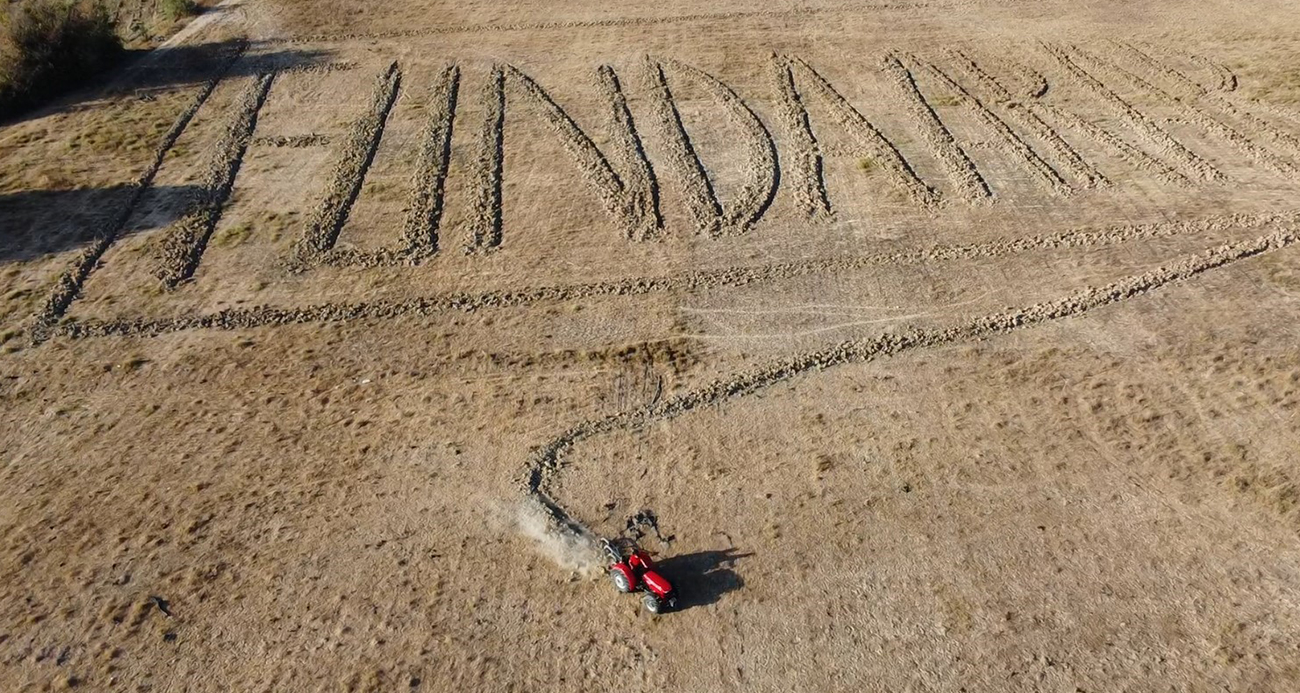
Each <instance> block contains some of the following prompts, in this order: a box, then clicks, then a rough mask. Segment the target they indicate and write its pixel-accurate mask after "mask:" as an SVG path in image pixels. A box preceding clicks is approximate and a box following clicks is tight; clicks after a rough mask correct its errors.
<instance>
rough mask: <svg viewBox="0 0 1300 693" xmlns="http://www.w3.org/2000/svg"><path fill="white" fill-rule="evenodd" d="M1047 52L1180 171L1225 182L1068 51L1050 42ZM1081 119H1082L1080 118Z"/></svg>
mask: <svg viewBox="0 0 1300 693" xmlns="http://www.w3.org/2000/svg"><path fill="white" fill-rule="evenodd" d="M1041 45H1042V47H1043V48H1044V50H1046V51H1047V53H1048V54H1050V55H1051V56H1052V57H1054V58H1056V60H1057V62H1058V63H1060V64H1061V66H1062V67H1064V68H1065V70H1066V72H1068V73H1069V74H1070V75H1071V76H1073V77H1074V78H1075V80H1076V81H1077V82H1078V83H1079V84H1081V85H1082V86H1083V87H1084V88H1085V89H1087V90H1088V91H1090V92H1092V94H1093V95H1094V96H1097V97H1098V98H1100V99H1101V100H1103V101H1106V102H1107V103H1110V104H1111V106H1112V107H1114V108H1115V110H1116V111H1118V112H1119V114H1120V116H1121V117H1122V118H1123V119H1124V120H1125V122H1127V123H1128V125H1129V127H1130V128H1132V129H1133V130H1134V132H1136V133H1137V134H1138V135H1139V136H1141V137H1142V138H1143V139H1144V140H1146V141H1147V142H1149V143H1150V144H1151V145H1152V146H1153V147H1155V148H1156V149H1157V150H1159V151H1160V152H1162V153H1164V154H1166V155H1167V156H1169V157H1170V158H1171V159H1172V160H1173V167H1174V168H1175V169H1179V170H1180V173H1190V174H1191V175H1192V176H1195V177H1197V178H1200V179H1202V180H1207V181H1222V180H1224V179H1225V176H1224V175H1223V173H1222V172H1221V171H1219V170H1218V169H1216V168H1215V167H1214V166H1212V165H1210V163H1209V162H1207V161H1206V160H1205V159H1202V158H1201V157H1200V156H1198V155H1197V154H1195V153H1193V152H1192V151H1191V150H1189V149H1187V147H1185V146H1183V144H1182V143H1181V142H1179V141H1178V140H1176V139H1174V138H1173V136H1172V135H1170V134H1169V133H1168V132H1165V131H1164V130H1163V129H1161V128H1160V126H1158V125H1156V124H1155V122H1153V121H1152V120H1151V119H1150V118H1148V117H1147V116H1146V115H1145V114H1143V113H1142V112H1141V111H1139V110H1138V109H1136V108H1134V107H1133V105H1132V104H1130V103H1129V102H1127V101H1125V100H1124V99H1123V97H1121V96H1120V95H1119V94H1116V93H1115V92H1114V91H1112V90H1111V88H1110V87H1108V86H1106V85H1105V84H1104V83H1103V82H1102V81H1101V80H1099V79H1097V78H1096V77H1094V76H1093V75H1092V74H1091V73H1089V72H1088V71H1087V70H1085V69H1084V68H1083V67H1082V66H1080V65H1079V64H1078V62H1077V60H1076V59H1075V55H1073V54H1072V53H1071V52H1067V51H1066V50H1065V49H1063V48H1061V47H1059V46H1054V45H1051V44H1048V43H1043V44H1041ZM1081 120H1082V119H1081Z"/></svg>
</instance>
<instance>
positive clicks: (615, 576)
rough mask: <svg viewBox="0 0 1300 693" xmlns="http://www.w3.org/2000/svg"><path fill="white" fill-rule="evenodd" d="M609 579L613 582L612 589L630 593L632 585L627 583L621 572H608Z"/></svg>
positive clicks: (625, 576) (624, 575)
mask: <svg viewBox="0 0 1300 693" xmlns="http://www.w3.org/2000/svg"><path fill="white" fill-rule="evenodd" d="M609 579H611V580H613V581H614V589H616V590H618V591H619V592H622V593H624V594H627V593H628V592H631V591H632V583H630V582H628V580H627V575H626V574H624V573H623V571H621V570H611V571H609Z"/></svg>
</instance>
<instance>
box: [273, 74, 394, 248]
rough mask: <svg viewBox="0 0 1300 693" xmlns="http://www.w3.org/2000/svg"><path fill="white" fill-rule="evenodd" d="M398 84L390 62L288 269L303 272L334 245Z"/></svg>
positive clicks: (358, 191) (362, 180)
mask: <svg viewBox="0 0 1300 693" xmlns="http://www.w3.org/2000/svg"><path fill="white" fill-rule="evenodd" d="M401 84H402V72H401V70H399V69H398V68H397V63H396V62H394V63H392V64H391V65H389V66H388V69H387V70H385V71H384V72H383V74H381V75H380V76H379V80H378V82H377V83H376V84H375V89H374V92H373V94H372V95H371V97H370V102H369V104H368V105H367V108H366V111H365V113H363V114H362V116H361V117H360V118H359V119H358V120H357V121H356V123H355V124H354V125H353V126H352V130H351V132H350V133H349V134H348V137H347V140H346V141H345V142H344V143H343V145H342V147H341V148H340V150H339V153H338V160H337V161H336V162H335V164H334V175H333V177H332V179H331V181H330V186H329V188H328V189H327V190H326V191H325V196H324V198H323V199H322V200H321V201H320V203H319V204H317V206H316V210H315V211H314V212H313V213H312V216H311V221H310V222H308V224H307V228H306V229H305V230H304V232H303V235H302V237H301V238H300V239H298V242H297V244H296V245H295V246H294V249H293V253H292V256H291V258H290V262H289V267H290V269H291V270H294V271H303V270H305V269H307V268H308V267H310V266H311V265H313V264H317V263H319V262H321V261H322V260H323V259H324V258H325V255H326V253H328V252H329V251H330V249H332V248H333V247H334V242H335V241H337V240H338V237H339V233H340V232H341V231H342V230H343V225H344V224H346V223H347V221H348V215H349V214H350V213H351V212H352V205H353V204H354V203H356V201H357V196H358V195H360V194H361V186H362V184H364V183H365V180H366V173H367V172H368V171H369V170H370V164H371V163H373V162H374V160H375V153H376V152H378V151H379V143H380V141H381V140H382V139H383V137H384V128H385V127H386V126H387V124H388V115H389V114H390V113H391V112H392V110H393V104H394V103H396V102H397V94H398V91H399V90H400V88H401Z"/></svg>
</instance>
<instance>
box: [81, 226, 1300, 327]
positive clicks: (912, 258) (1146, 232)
mask: <svg viewBox="0 0 1300 693" xmlns="http://www.w3.org/2000/svg"><path fill="white" fill-rule="evenodd" d="M1297 222H1300V212H1292V213H1287V214H1255V215H1232V216H1224V217H1210V218H1206V219H1199V220H1192V221H1177V222H1160V223H1154V224H1140V225H1134V226H1121V227H1111V228H1103V229H1091V230H1089V229H1084V230H1074V231H1066V232H1062V233H1057V234H1052V235H1046V236H1031V237H1027V238H1018V239H1014V240H1007V241H993V242H989V243H976V244H969V245H942V246H933V247H930V248H924V249H917V250H906V251H900V252H895V253H880V254H874V255H863V256H858V257H840V258H829V259H823V260H805V261H798V262H782V263H773V264H767V265H759V266H751V267H728V268H724V269H717V270H702V271H694V272H686V273H683V274H677V275H667V276H659V277H633V278H630V279H625V280H621V281H606V282H592V283H589V284H576V285H568V286H544V287H535V288H525V289H515V290H500V291H483V292H478V293H450V294H441V295H434V296H427V297H420V298H415V299H411V300H407V301H374V302H365V303H323V304H317V305H311V306H305V307H301V308H278V307H273V306H258V307H253V308H236V309H227V310H223V311H220V312H216V313H210V314H206V315H199V316H189V317H180V318H168V319H148V318H136V319H121V320H108V321H97V320H81V321H74V322H70V323H67V324H65V325H63V326H61V329H60V331H59V333H60V334H62V335H64V336H68V337H72V338H77V339H85V338H91V337H106V336H157V335H161V334H168V333H172V332H180V331H184V330H194V329H217V330H237V329H249V328H256V327H269V326H285V325H297V324H307V323H319V322H343V321H352V320H393V319H397V318H406V317H413V316H430V315H435V314H437V313H440V312H444V311H450V310H457V311H465V312H473V311H476V310H480V309H487V308H509V307H515V306H526V305H532V304H535V303H541V302H558V301H573V300H582V299H592V298H599V297H607V296H638V295H645V294H654V293H665V292H696V291H703V290H709V289H717V288H725V287H734V286H748V285H752V284H756V283H760V282H770V281H778V280H783V279H792V278H795V277H803V276H810V275H827V274H833V273H843V272H853V271H858V270H863V269H867V268H871V267H880V266H906V265H917V264H928V263H937V262H955V261H961V260H976V259H985V258H1000V257H1012V256H1016V255H1021V254H1024V253H1030V252H1039V251H1045V250H1053V249H1069V248H1103V247H1110V246H1115V245H1120V244H1124V243H1133V242H1138V241H1143V240H1150V239H1156V238H1169V237H1175V236H1179V235H1187V234H1194V233H1207V232H1214V231H1219V230H1222V229H1225V228H1254V227H1259V226H1263V225H1268V224H1277V225H1280V224H1294V223H1297Z"/></svg>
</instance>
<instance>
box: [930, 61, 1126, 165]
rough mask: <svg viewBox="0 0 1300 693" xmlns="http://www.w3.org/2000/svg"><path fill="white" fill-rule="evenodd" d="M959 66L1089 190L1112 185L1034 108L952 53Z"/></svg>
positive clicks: (973, 65)
mask: <svg viewBox="0 0 1300 693" xmlns="http://www.w3.org/2000/svg"><path fill="white" fill-rule="evenodd" d="M950 54H951V55H952V57H953V58H954V59H955V61H956V63H957V66H958V68H959V69H960V70H962V71H963V72H964V73H965V74H966V75H967V76H969V77H970V78H971V79H973V80H975V83H976V84H978V85H979V88H980V89H982V90H983V91H984V92H986V93H987V94H988V95H989V96H990V97H991V98H992V101H993V102H994V103H998V104H1000V105H1002V107H1003V108H1004V109H1005V110H1006V112H1007V113H1008V115H1009V117H1010V118H1011V119H1012V120H1015V121H1016V122H1017V123H1019V124H1020V127H1022V128H1024V129H1025V130H1027V131H1029V132H1030V133H1032V134H1033V135H1034V136H1035V137H1037V138H1038V139H1039V140H1041V141H1042V142H1043V143H1044V144H1045V145H1046V146H1047V149H1048V150H1049V151H1050V152H1051V153H1052V155H1053V156H1054V157H1055V158H1056V160H1057V161H1058V162H1059V165H1060V166H1062V167H1063V168H1065V170H1067V171H1069V173H1070V175H1071V176H1073V177H1074V178H1076V179H1078V180H1079V181H1080V183H1081V184H1082V185H1083V187H1085V188H1094V187H1100V186H1105V185H1108V184H1109V181H1108V180H1106V177H1105V176H1104V175H1102V173H1101V171H1099V170H1097V168H1096V167H1095V166H1093V165H1092V164H1091V163H1090V162H1089V161H1088V160H1087V159H1085V158H1083V155H1082V154H1080V153H1079V151H1078V150H1077V149H1075V148H1074V146H1073V145H1071V144H1070V143H1069V142H1067V141H1066V140H1065V138H1064V137H1062V136H1061V134H1060V133H1059V132H1057V131H1056V129H1055V128H1053V127H1052V126H1051V125H1049V124H1048V123H1047V121H1045V120H1043V119H1042V118H1041V117H1039V115H1038V114H1037V113H1035V112H1034V110H1033V109H1032V108H1030V107H1029V106H1027V105H1026V104H1022V103H1020V102H1019V101H1018V100H1017V99H1015V98H1013V97H1012V96H1011V92H1009V91H1007V89H1006V87H1004V86H1002V83H1001V82H999V81H998V80H997V78H995V77H993V76H992V75H991V74H989V73H988V72H986V71H985V70H984V68H982V67H981V66H980V65H979V64H978V63H976V62H975V61H974V60H973V59H972V58H971V57H970V56H968V55H966V54H965V53H962V52H960V51H951V52H950Z"/></svg>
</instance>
